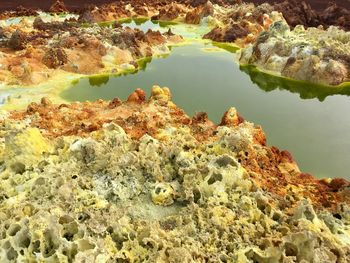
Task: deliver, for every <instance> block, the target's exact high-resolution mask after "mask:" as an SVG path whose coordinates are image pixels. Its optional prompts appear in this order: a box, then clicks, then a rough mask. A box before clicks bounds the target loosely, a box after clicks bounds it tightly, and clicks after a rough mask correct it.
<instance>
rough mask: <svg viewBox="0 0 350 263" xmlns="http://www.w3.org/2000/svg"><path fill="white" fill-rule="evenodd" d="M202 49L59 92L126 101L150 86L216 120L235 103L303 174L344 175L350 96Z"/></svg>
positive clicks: (349, 154) (349, 166) (182, 50)
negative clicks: (270, 73)
mask: <svg viewBox="0 0 350 263" xmlns="http://www.w3.org/2000/svg"><path fill="white" fill-rule="evenodd" d="M208 47H210V46H204V45H201V44H196V45H191V46H184V47H177V48H174V50H173V52H172V53H171V55H170V56H169V57H168V58H166V59H153V60H152V61H148V62H149V64H147V67H146V68H145V70H144V71H140V72H138V73H137V74H128V75H123V76H119V77H116V76H109V77H108V78H107V77H103V78H102V81H101V82H99V83H98V85H95V86H92V85H91V78H90V79H89V78H86V79H81V80H80V81H79V82H78V83H77V84H76V85H74V86H72V87H71V88H70V89H68V90H66V91H64V92H63V93H62V94H61V96H62V97H63V98H64V99H67V100H69V101H85V100H96V99H112V98H114V97H120V98H122V99H126V98H127V96H128V95H129V94H130V93H131V92H132V91H133V90H134V89H136V88H143V89H144V90H145V91H146V92H147V93H148V94H150V89H151V87H152V85H154V84H158V85H160V86H168V87H170V88H171V90H172V93H173V100H174V102H175V103H176V104H177V105H178V106H180V107H182V108H183V109H184V110H185V111H186V112H187V113H188V114H190V115H192V114H194V113H195V112H196V111H206V112H208V114H209V117H210V118H211V119H213V120H215V121H217V122H218V121H219V120H220V118H221V115H222V114H223V113H224V111H225V110H227V109H228V108H229V107H231V106H235V107H236V108H237V109H238V110H239V112H240V113H241V114H242V115H243V116H244V117H245V118H246V119H247V120H249V121H252V122H254V123H256V124H261V125H262V126H263V128H264V131H265V132H266V134H267V137H268V143H269V144H270V145H276V146H278V147H280V148H281V149H288V150H289V151H290V152H291V153H292V154H293V156H294V157H295V159H296V160H297V162H298V164H299V165H300V167H301V169H302V170H303V171H304V172H310V173H312V174H314V175H315V176H318V177H345V178H348V179H350V176H349V173H348V171H350V162H349V161H348V160H349V159H350V151H349V149H350V140H349V138H348V134H350V115H349V114H348V113H349V112H350V97H348V96H341V95H335V96H329V97H327V98H326V99H325V96H324V92H325V91H324V90H319V94H321V95H319V94H318V90H317V89H316V87H314V88H313V89H312V92H311V91H308V93H310V94H312V95H308V96H306V95H305V94H304V92H305V91H304V89H303V88H302V86H301V85H302V84H301V83H300V86H298V85H294V84H293V85H292V84H291V83H288V81H286V80H284V81H283V82H281V80H280V79H278V80H277V79H276V78H273V77H270V78H266V79H265V80H264V81H262V80H259V79H260V77H262V76H263V75H261V74H260V75H259V74H256V73H254V71H252V70H250V71H249V73H250V74H251V75H250V76H249V75H248V74H245V73H244V72H245V71H246V69H244V72H242V71H241V70H240V68H239V66H238V65H237V64H236V63H235V62H234V60H233V57H232V56H233V55H232V54H231V53H229V52H227V51H224V50H222V52H205V51H203V48H208ZM242 70H243V69H242ZM96 78H97V77H96ZM251 78H252V79H253V82H252V80H251ZM254 82H255V83H256V84H254ZM92 83H93V84H96V83H97V82H96V81H95V80H93V81H92ZM257 84H258V85H261V84H263V85H262V86H260V88H259V86H257ZM268 87H270V88H268ZM277 87H279V89H277ZM320 88H321V87H320ZM265 90H266V91H269V92H265ZM289 91H292V92H298V93H300V94H301V97H303V98H306V97H307V98H310V99H307V100H303V99H300V97H299V96H298V95H296V94H294V93H291V92H289ZM328 95H330V94H328ZM311 98H322V99H323V102H320V101H319V100H318V99H311Z"/></svg>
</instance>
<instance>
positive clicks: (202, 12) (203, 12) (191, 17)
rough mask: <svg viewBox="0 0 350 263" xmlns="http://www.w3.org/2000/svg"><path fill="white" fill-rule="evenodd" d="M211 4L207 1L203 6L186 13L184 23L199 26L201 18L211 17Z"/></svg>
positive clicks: (212, 10)
mask: <svg viewBox="0 0 350 263" xmlns="http://www.w3.org/2000/svg"><path fill="white" fill-rule="evenodd" d="M213 13H214V7H213V4H212V3H211V2H210V1H208V2H206V3H205V4H203V5H200V6H198V7H196V8H195V9H194V10H192V11H190V12H188V13H187V14H186V17H185V22H186V23H188V24H199V23H200V21H201V20H202V18H204V17H207V16H210V15H213Z"/></svg>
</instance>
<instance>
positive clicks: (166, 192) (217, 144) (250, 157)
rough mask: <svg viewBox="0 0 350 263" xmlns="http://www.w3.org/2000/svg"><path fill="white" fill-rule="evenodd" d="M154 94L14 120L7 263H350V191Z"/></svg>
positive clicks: (37, 111) (34, 108)
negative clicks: (320, 179)
mask: <svg viewBox="0 0 350 263" xmlns="http://www.w3.org/2000/svg"><path fill="white" fill-rule="evenodd" d="M170 99H171V94H170V91H169V89H167V88H164V89H161V88H159V87H154V88H153V91H152V96H151V98H150V99H149V100H146V99H145V94H144V92H143V91H142V90H136V91H135V92H134V93H133V94H131V95H130V96H129V98H128V101H126V102H122V101H120V100H119V99H115V100H113V101H109V102H108V101H96V102H92V103H90V102H86V103H73V104H67V105H65V104H63V105H52V103H51V102H50V101H49V100H48V99H43V100H42V101H41V103H40V104H31V105H29V106H28V109H27V110H26V111H19V112H12V113H9V114H8V115H6V116H1V118H2V119H1V126H0V127H1V128H0V136H1V137H0V163H1V166H0V167H1V170H0V171H1V172H0V180H1V184H0V200H1V202H0V208H1V209H0V211H1V212H0V219H1V220H0V233H1V238H0V260H1V262H9V261H12V262H14V261H18V262H20V261H41V262H73V261H74V262H259V263H260V262H261V263H262V262H344V263H345V262H348V261H349V260H350V249H349V248H350V229H349V223H350V208H349V204H350V188H349V187H350V186H349V182H347V181H345V180H342V179H333V180H322V181H319V180H316V179H315V178H313V177H312V176H310V175H307V174H302V173H301V172H300V171H299V169H298V167H297V165H296V163H295V162H294V161H293V159H292V157H291V156H290V154H289V153H288V152H285V151H284V152H281V151H279V150H278V149H276V148H273V147H272V148H270V147H268V146H266V143H265V135H264V133H263V131H262V130H261V128H260V127H259V126H255V125H254V124H252V123H250V122H248V121H245V120H244V119H243V118H242V117H240V116H239V115H238V113H237V111H236V110H235V109H234V108H231V109H229V110H228V111H227V112H226V113H225V114H224V116H223V118H222V122H221V124H220V125H215V124H213V123H212V122H210V121H209V120H208V118H207V115H206V114H205V113H198V114H197V115H196V116H194V117H193V118H189V117H188V116H187V115H186V114H185V113H184V112H183V111H182V110H181V109H179V108H178V107H176V106H175V105H174V104H173V103H172V102H171V100H170Z"/></svg>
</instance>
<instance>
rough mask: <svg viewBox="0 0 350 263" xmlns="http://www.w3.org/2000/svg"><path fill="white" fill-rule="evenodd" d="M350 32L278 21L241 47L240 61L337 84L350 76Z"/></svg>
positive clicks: (294, 76) (276, 71) (313, 80)
mask: <svg viewBox="0 0 350 263" xmlns="http://www.w3.org/2000/svg"><path fill="white" fill-rule="evenodd" d="M349 43H350V32H344V31H343V30H340V29H337V28H335V27H330V28H329V29H327V30H326V31H325V30H322V29H317V28H308V29H305V28H304V27H303V26H297V27H295V28H294V29H293V30H290V28H289V26H288V25H287V24H286V23H285V22H283V21H279V22H275V23H274V24H272V25H271V26H270V28H269V30H267V31H264V32H263V33H261V35H260V36H259V38H258V39H257V40H256V42H255V43H254V44H253V45H252V46H249V47H247V48H245V49H243V50H242V54H241V58H240V62H241V63H242V64H254V65H257V66H258V67H260V68H262V69H264V70H267V71H271V72H274V73H276V74H281V75H282V76H285V77H289V78H293V79H298V80H305V81H309V82H313V83H318V84H325V85H338V84H341V83H342V82H345V81H349V79H350V63H349V61H350V54H349V50H350V46H349Z"/></svg>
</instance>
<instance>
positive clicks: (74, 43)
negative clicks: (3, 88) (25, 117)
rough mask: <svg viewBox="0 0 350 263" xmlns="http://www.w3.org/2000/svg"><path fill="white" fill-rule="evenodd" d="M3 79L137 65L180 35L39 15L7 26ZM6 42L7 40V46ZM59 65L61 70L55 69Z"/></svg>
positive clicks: (27, 80) (40, 79)
mask: <svg viewBox="0 0 350 263" xmlns="http://www.w3.org/2000/svg"><path fill="white" fill-rule="evenodd" d="M2 32H3V35H4V40H2V41H1V43H0V64H1V65H3V67H1V68H0V81H2V83H5V84H10V85H18V84H19V85H35V84H39V83H44V82H47V81H48V80H49V79H51V78H52V76H55V74H56V73H57V74H59V73H60V72H62V70H63V72H70V73H76V74H99V73H106V72H111V71H113V72H115V71H118V70H119V68H118V67H122V68H127V69H130V70H132V69H135V66H134V65H136V64H137V62H136V61H137V60H139V59H142V58H145V57H151V56H156V55H164V54H167V53H169V52H170V50H169V48H168V46H169V45H172V44H177V43H179V42H181V41H182V38H181V37H180V36H178V35H174V34H167V33H163V34H162V33H160V32H158V31H152V30H148V31H147V32H143V31H141V30H139V29H131V28H129V27H127V28H124V27H119V26H110V27H107V26H103V25H98V24H83V23H82V22H81V21H77V20H75V19H70V20H64V21H51V22H45V21H44V20H43V19H42V18H41V17H36V18H35V19H34V20H33V21H32V22H30V23H28V22H26V21H25V20H23V21H22V22H20V24H19V25H13V26H6V27H4V28H3V29H2ZM1 46H4V47H3V48H2V47H1ZM56 69H57V70H56Z"/></svg>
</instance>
